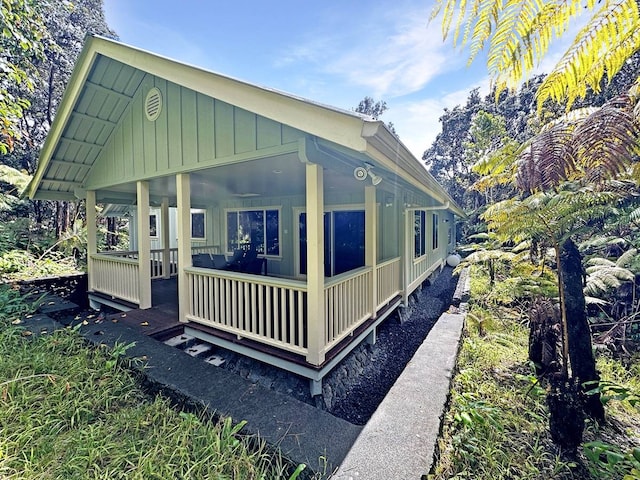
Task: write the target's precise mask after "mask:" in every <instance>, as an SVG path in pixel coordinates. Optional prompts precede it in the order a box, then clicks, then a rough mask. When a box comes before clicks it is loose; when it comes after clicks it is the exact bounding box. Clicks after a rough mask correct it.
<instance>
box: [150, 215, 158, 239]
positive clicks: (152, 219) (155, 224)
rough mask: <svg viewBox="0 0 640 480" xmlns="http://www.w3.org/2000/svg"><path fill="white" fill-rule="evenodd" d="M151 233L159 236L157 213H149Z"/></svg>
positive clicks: (152, 235)
mask: <svg viewBox="0 0 640 480" xmlns="http://www.w3.org/2000/svg"><path fill="white" fill-rule="evenodd" d="M149 235H150V236H151V237H157V236H158V216H157V215H156V214H155V213H153V214H151V215H149Z"/></svg>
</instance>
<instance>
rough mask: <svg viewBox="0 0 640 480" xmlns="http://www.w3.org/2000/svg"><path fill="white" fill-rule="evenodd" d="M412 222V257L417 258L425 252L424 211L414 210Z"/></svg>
mask: <svg viewBox="0 0 640 480" xmlns="http://www.w3.org/2000/svg"><path fill="white" fill-rule="evenodd" d="M413 224H414V234H413V235H414V244H415V249H414V254H413V258H419V257H421V256H423V255H425V254H426V253H427V242H426V213H425V212H424V211H423V210H416V211H415V212H414V214H413Z"/></svg>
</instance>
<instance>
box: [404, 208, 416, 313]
mask: <svg viewBox="0 0 640 480" xmlns="http://www.w3.org/2000/svg"><path fill="white" fill-rule="evenodd" d="M402 215H403V216H404V228H403V230H402V234H403V242H402V244H403V245H404V248H403V252H402V259H403V260H404V262H403V268H402V278H403V279H404V280H403V287H402V306H403V307H408V306H409V283H410V281H409V277H410V275H409V272H410V271H411V262H413V251H414V246H413V245H412V244H411V240H413V239H414V236H413V232H414V228H415V227H414V222H415V219H414V214H413V210H409V209H407V208H406V207H405V208H404V209H403V213H402Z"/></svg>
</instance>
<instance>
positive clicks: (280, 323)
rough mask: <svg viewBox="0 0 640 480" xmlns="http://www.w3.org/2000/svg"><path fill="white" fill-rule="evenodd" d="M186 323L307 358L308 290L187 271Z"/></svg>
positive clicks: (277, 282)
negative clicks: (200, 325)
mask: <svg viewBox="0 0 640 480" xmlns="http://www.w3.org/2000/svg"><path fill="white" fill-rule="evenodd" d="M186 273H187V284H188V286H189V299H190V303H189V305H188V309H187V314H186V318H187V320H192V321H195V322H197V323H202V324H204V325H209V326H212V327H214V328H217V329H220V330H223V331H227V332H230V333H233V334H235V335H237V336H238V338H249V339H252V340H256V341H258V342H262V343H265V344H268V345H272V346H274V347H277V348H280V349H282V350H286V351H290V352H294V353H298V354H301V355H305V354H306V353H307V338H306V337H307V335H306V333H307V332H306V325H307V305H306V304H307V285H306V283H304V282H299V281H295V280H285V279H281V278H273V277H265V276H260V275H246V274H239V273H236V272H228V271H225V270H213V269H206V268H195V267H192V268H187V269H186Z"/></svg>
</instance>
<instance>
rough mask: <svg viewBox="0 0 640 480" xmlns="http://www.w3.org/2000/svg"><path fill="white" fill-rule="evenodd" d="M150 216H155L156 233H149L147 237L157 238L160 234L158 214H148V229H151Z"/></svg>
mask: <svg viewBox="0 0 640 480" xmlns="http://www.w3.org/2000/svg"><path fill="white" fill-rule="evenodd" d="M151 217H156V234H155V235H153V234H150V235H149V238H158V237H160V235H158V233H159V231H160V222H159V219H160V216H159V215H158V214H157V213H150V214H149V231H151Z"/></svg>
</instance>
